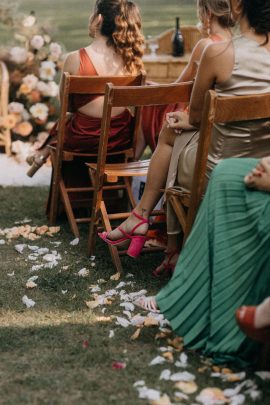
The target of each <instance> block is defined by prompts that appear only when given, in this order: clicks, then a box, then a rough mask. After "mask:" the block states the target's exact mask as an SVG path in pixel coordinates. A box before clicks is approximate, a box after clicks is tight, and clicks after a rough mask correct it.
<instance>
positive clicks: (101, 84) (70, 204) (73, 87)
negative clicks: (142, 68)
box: [49, 73, 144, 237]
mask: <svg viewBox="0 0 270 405" xmlns="http://www.w3.org/2000/svg"><path fill="white" fill-rule="evenodd" d="M108 82H110V83H114V84H115V85H118V86H140V85H141V84H142V83H144V76H143V75H138V76H106V77H96V76H94V77H87V76H72V75H69V74H68V73H64V74H63V91H62V97H61V110H60V117H59V122H58V136H57V144H56V147H52V148H51V159H52V165H53V174H52V182H51V193H50V199H49V222H50V224H51V225H53V224H55V222H56V218H57V214H58V211H59V203H60V200H61V202H62V204H63V207H64V211H65V213H66V215H67V218H68V221H69V224H70V227H71V230H72V232H73V234H74V236H76V237H79V228H78V225H77V224H78V223H87V222H89V221H90V216H89V217H84V218H82V217H80V218H76V217H75V212H74V208H75V207H76V208H78V207H82V206H83V207H85V206H86V204H87V207H89V204H90V198H89V194H90V195H91V193H92V191H93V187H92V185H91V184H90V179H89V176H88V173H87V169H86V167H85V162H86V161H89V159H90V160H94V161H96V160H97V154H96V153H76V152H72V151H65V150H64V137H65V125H66V117H67V112H68V111H69V106H70V104H71V103H70V99H71V97H72V96H73V95H74V94H95V95H100V96H104V93H105V85H106V83H108ZM134 120H136V117H135V118H134ZM131 136H132V135H131ZM133 154H134V150H133V148H132V147H130V148H128V149H126V150H122V151H121V152H114V153H110V154H108V156H111V157H114V158H118V159H121V161H126V160H127V159H128V158H129V157H130V156H133ZM78 161H79V162H80V170H83V169H84V170H85V175H86V176H87V181H88V184H87V185H85V184H84V185H81V184H71V185H70V184H68V183H69V179H68V176H69V174H66V171H65V168H64V166H63V163H65V164H66V166H68V164H71V162H73V163H74V165H75V167H76V165H77V164H78V163H77V162H78ZM82 173H83V172H82ZM78 180H80V179H78ZM76 182H77V180H76ZM107 187H108V188H110V186H107ZM75 193H77V194H78V193H79V194H80V198H79V200H77V201H74V199H72V196H74V195H75ZM81 195H83V197H82V196H81Z"/></svg>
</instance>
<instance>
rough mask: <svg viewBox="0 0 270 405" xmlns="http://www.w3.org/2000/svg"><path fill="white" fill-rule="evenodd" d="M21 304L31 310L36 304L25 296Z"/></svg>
mask: <svg viewBox="0 0 270 405" xmlns="http://www.w3.org/2000/svg"><path fill="white" fill-rule="evenodd" d="M22 302H23V304H24V305H26V307H27V308H31V307H33V306H34V305H35V304H36V303H35V301H34V300H32V299H31V298H28V297H27V295H24V296H23V297H22Z"/></svg>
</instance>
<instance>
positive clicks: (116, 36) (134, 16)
mask: <svg viewBox="0 0 270 405" xmlns="http://www.w3.org/2000/svg"><path fill="white" fill-rule="evenodd" d="M94 13H95V14H96V15H99V14H101V15H102V17H103V21H102V26H101V28H100V33H101V35H104V36H105V37H107V38H108V39H107V44H108V46H112V47H113V48H114V50H115V52H116V53H118V54H119V55H121V57H122V58H123V62H124V67H125V71H126V73H128V74H138V73H140V72H142V71H143V62H142V56H143V49H144V37H143V34H142V32H141V16H140V11H139V8H138V7H137V5H136V4H135V3H133V2H132V1H127V0H97V2H96V5H95V12H94Z"/></svg>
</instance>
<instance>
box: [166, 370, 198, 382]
mask: <svg viewBox="0 0 270 405" xmlns="http://www.w3.org/2000/svg"><path fill="white" fill-rule="evenodd" d="M194 380H195V375H194V374H191V373H189V372H188V371H183V372H181V373H175V374H172V375H171V381H194Z"/></svg>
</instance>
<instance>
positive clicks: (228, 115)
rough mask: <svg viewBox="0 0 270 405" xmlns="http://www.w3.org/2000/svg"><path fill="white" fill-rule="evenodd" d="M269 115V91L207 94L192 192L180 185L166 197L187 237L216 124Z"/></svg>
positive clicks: (201, 186) (201, 192)
mask: <svg viewBox="0 0 270 405" xmlns="http://www.w3.org/2000/svg"><path fill="white" fill-rule="evenodd" d="M269 117H270V94H258V95H256V94H254V95H248V96H228V97H221V96H218V95H217V93H216V92H215V91H214V90H209V91H208V92H207V93H206V96H205V102H204V106H203V112H202V121H201V126H200V137H199V144H198V150H197V155H196V164H195V169H194V175H193V181H192V189H191V193H186V192H185V193H182V192H179V191H178V190H177V188H170V189H168V190H167V191H166V194H167V199H168V201H169V203H170V204H171V205H172V207H173V209H174V211H175V213H176V215H177V218H178V220H179V222H180V224H181V226H182V228H183V232H184V240H186V238H187V237H188V235H189V233H190V231H191V228H192V225H193V222H194V220H195V217H196V213H197V210H198V208H199V205H200V202H201V199H202V197H203V193H204V190H205V182H206V176H205V174H206V167H207V157H208V151H209V146H210V143H211V138H212V129H213V125H214V124H215V123H226V122H234V121H248V120H255V119H263V118H269ZM186 209H188V211H187V213H186Z"/></svg>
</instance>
